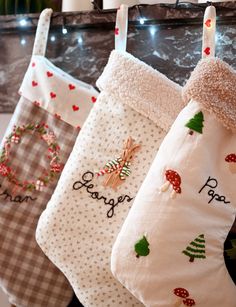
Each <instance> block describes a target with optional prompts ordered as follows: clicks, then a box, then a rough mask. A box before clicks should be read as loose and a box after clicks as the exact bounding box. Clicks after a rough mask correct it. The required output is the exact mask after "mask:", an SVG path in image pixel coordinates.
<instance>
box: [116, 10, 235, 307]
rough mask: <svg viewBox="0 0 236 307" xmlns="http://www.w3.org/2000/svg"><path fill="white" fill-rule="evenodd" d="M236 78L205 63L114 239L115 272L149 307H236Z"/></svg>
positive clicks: (217, 64)
mask: <svg viewBox="0 0 236 307" xmlns="http://www.w3.org/2000/svg"><path fill="white" fill-rule="evenodd" d="M207 12H208V13H211V12H212V13H214V8H213V7H211V8H210V9H208V10H207ZM213 17H214V16H213V15H212V17H211V18H209V20H208V22H207V23H206V20H205V23H204V27H205V30H204V31H209V33H211V32H210V31H212V30H213V28H214V24H215V19H213ZM209 25H210V27H209ZM206 48H209V50H210V51H212V46H211V45H208V47H207V46H206V45H204V49H203V52H204V50H205V49H206ZM235 83H236V72H235V71H233V70H232V69H231V68H230V67H229V66H228V65H227V64H226V63H224V62H223V61H221V60H219V59H216V58H213V57H209V58H208V57H207V58H206V59H203V60H201V61H200V62H199V64H198V65H197V67H196V69H195V71H194V72H193V73H192V75H191V78H190V80H189V81H188V82H187V84H186V86H185V88H184V94H185V96H186V97H187V98H188V100H190V102H189V104H188V105H187V106H186V107H185V108H184V109H183V110H182V111H181V113H180V114H179V116H178V117H177V119H176V121H175V123H174V124H173V126H172V128H171V130H170V132H169V133H168V135H167V136H166V138H165V139H164V141H163V143H162V145H161V147H160V150H159V152H158V153H157V156H156V158H155V160H154V162H153V164H152V166H151V168H150V170H149V172H148V174H147V177H146V178H145V180H144V182H143V184H142V186H141V188H140V190H139V192H138V195H137V196H136V198H135V201H134V205H133V207H132V209H131V210H130V212H129V215H128V217H127V219H126V221H125V223H124V225H123V227H122V229H121V231H120V233H119V235H118V237H117V240H116V242H115V244H114V247H113V251H112V260H111V268H112V272H113V274H114V276H115V277H116V278H117V279H118V280H119V281H120V282H121V283H122V284H123V285H124V286H125V287H126V288H127V289H128V290H129V291H130V292H131V293H132V294H133V295H135V296H136V297H137V298H138V299H139V300H140V301H141V302H142V303H143V304H145V306H158V307H167V306H168V307H169V306H176V307H177V306H182V307H184V306H199V307H206V306H210V307H213V306H214V307H222V306H227V307H235V297H236V287H235V285H234V283H233V281H232V280H231V278H230V276H229V274H228V271H227V269H226V266H225V263H224V257H223V247H224V241H225V239H226V237H227V235H228V232H229V230H230V228H231V226H232V224H233V222H234V218H235V214H236V202H235V200H236V190H235V185H234V180H235V178H236V177H235V176H236V167H235V166H236V153H235V147H236V135H235V129H236V90H235ZM231 253H232V251H231ZM221 289H223V291H221Z"/></svg>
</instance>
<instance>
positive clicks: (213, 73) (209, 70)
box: [183, 58, 236, 131]
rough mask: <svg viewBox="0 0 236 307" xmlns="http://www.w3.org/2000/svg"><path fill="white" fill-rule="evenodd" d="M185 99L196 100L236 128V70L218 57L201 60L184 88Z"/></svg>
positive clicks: (225, 122) (225, 124) (230, 126)
mask: <svg viewBox="0 0 236 307" xmlns="http://www.w3.org/2000/svg"><path fill="white" fill-rule="evenodd" d="M183 97H184V99H187V100H190V99H193V100H196V101H197V102H199V103H200V104H201V105H202V107H203V108H204V109H206V110H209V111H210V112H211V113H213V114H214V115H215V116H216V117H217V119H218V120H219V121H220V122H221V123H222V124H223V125H224V126H225V127H226V128H228V129H231V130H234V131H235V130H236V72H235V71H234V70H233V69H232V68H231V67H230V66H229V65H228V64H227V63H225V62H223V61H222V60H220V59H218V58H207V59H203V60H201V61H200V62H199V63H198V65H197V66H196V68H195V70H194V71H193V72H192V74H191V77H190V79H189V80H188V82H187V83H186V85H185V86H184V88H183Z"/></svg>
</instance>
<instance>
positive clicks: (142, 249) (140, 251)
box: [134, 236, 150, 258]
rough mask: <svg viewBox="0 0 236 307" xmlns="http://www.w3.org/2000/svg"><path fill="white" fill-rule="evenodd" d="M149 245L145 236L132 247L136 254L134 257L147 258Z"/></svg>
mask: <svg viewBox="0 0 236 307" xmlns="http://www.w3.org/2000/svg"><path fill="white" fill-rule="evenodd" d="M148 246H149V243H148V240H147V238H146V237H145V236H143V237H142V239H140V240H139V241H138V242H136V243H135V245H134V250H135V252H136V253H137V255H136V257H137V258H139V257H140V256H147V255H148V254H149V253H150V249H149V247H148Z"/></svg>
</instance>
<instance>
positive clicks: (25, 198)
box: [0, 185, 37, 204]
mask: <svg viewBox="0 0 236 307" xmlns="http://www.w3.org/2000/svg"><path fill="white" fill-rule="evenodd" d="M1 187H2V186H1V185H0V188H1ZM0 197H2V198H3V199H4V200H7V201H10V202H12V203H20V204H21V203H23V202H26V203H27V202H28V201H34V200H36V199H37V197H36V198H33V197H31V196H27V195H26V196H22V195H14V196H13V195H11V194H10V193H9V191H8V190H7V189H5V190H4V191H3V192H1V193H0Z"/></svg>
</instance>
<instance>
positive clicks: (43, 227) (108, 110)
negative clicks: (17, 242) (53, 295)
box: [36, 92, 165, 307]
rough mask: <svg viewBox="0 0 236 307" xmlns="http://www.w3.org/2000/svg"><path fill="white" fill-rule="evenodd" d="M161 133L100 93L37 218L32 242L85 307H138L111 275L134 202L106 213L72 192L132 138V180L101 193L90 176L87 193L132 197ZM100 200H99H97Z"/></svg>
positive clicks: (88, 198) (83, 192)
mask: <svg viewBox="0 0 236 307" xmlns="http://www.w3.org/2000/svg"><path fill="white" fill-rule="evenodd" d="M164 135H165V132H164V131H163V130H162V129H161V128H159V127H158V126H156V125H155V124H154V123H153V122H152V121H151V120H149V119H147V118H145V117H144V116H142V115H140V114H139V113H137V112H136V111H134V110H132V109H131V108H130V107H129V106H125V105H123V104H121V103H120V101H119V99H118V97H116V96H114V95H111V94H108V93H106V92H102V93H101V94H100V95H99V97H98V100H97V103H96V104H95V106H94V108H93V110H92V111H91V113H90V115H89V117H88V119H87V121H86V123H85V124H84V126H83V129H82V130H81V133H80V137H79V138H77V142H76V145H75V147H74V149H73V152H72V154H71V155H70V158H69V160H68V163H67V164H66V166H65V168H64V171H63V174H62V176H61V179H60V181H59V184H58V186H57V188H56V190H55V193H54V195H53V197H52V198H51V200H50V202H49V204H48V206H47V209H46V210H45V211H44V212H43V214H42V215H41V217H40V220H39V223H38V228H37V231H36V239H37V242H38V243H39V245H40V246H41V248H42V249H43V251H44V252H45V253H46V255H47V256H48V257H49V258H50V259H51V260H52V261H53V262H54V263H55V264H56V265H57V266H58V268H60V270H61V271H62V272H63V273H64V274H65V275H66V277H67V278H68V280H69V282H70V283H71V285H72V287H73V288H74V291H75V293H76V295H77V296H78V298H79V300H80V301H81V302H82V304H84V305H85V306H94V307H95V306H96V307H98V306H102V307H105V306H127V307H132V306H142V304H141V303H140V302H139V301H137V300H136V299H135V298H134V297H133V296H132V295H131V294H130V293H129V292H128V290H126V289H125V288H124V287H123V286H122V285H121V284H120V283H119V282H118V281H117V280H115V279H114V277H113V275H112V273H111V271H110V255H111V250H112V245H113V243H114V241H115V239H116V236H117V234H118V232H119V230H120V228H121V226H122V223H123V222H124V219H125V218H126V216H127V214H128V211H129V209H130V207H131V205H132V202H127V201H124V202H123V203H120V204H118V206H116V207H115V209H114V215H113V217H111V218H108V217H107V212H108V210H109V209H110V206H109V205H105V204H104V201H103V200H102V199H100V200H98V199H93V198H92V197H91V195H90V194H89V193H88V192H87V189H86V188H85V187H83V188H81V189H79V190H73V184H74V182H76V181H81V182H82V176H83V174H84V173H85V172H87V171H91V172H94V171H95V170H99V169H101V168H103V167H104V165H105V163H106V162H107V161H108V160H110V159H114V158H116V157H117V156H119V155H120V153H121V152H122V149H123V143H124V141H125V140H126V139H127V138H128V136H131V137H132V138H133V139H134V140H135V143H138V144H141V146H142V147H141V150H140V151H139V152H137V154H136V155H135V158H134V160H133V162H132V165H131V171H132V174H131V176H130V177H128V179H127V180H126V181H125V183H124V184H123V185H121V186H120V187H119V188H118V190H117V191H116V192H115V191H113V190H112V189H111V188H104V187H103V186H102V182H103V180H104V177H99V178H97V177H96V176H94V178H93V179H92V181H91V182H90V184H92V185H93V187H92V188H91V191H93V192H95V191H96V192H98V193H99V195H100V196H104V197H106V198H107V200H110V199H114V200H117V199H118V197H119V196H121V195H129V196H130V197H135V195H136V193H137V192H138V189H139V187H140V186H141V183H142V181H143V180H144V178H145V176H146V173H147V171H148V169H149V167H150V165H151V163H152V161H153V159H154V156H155V154H156V152H157V150H158V147H159V145H160V142H161V140H162V139H163V138H164ZM98 198H99V197H98Z"/></svg>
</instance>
